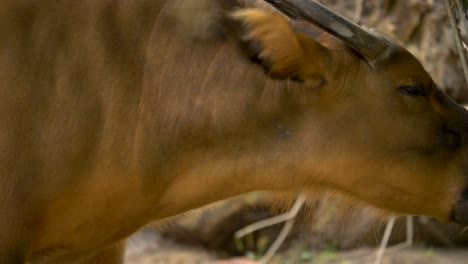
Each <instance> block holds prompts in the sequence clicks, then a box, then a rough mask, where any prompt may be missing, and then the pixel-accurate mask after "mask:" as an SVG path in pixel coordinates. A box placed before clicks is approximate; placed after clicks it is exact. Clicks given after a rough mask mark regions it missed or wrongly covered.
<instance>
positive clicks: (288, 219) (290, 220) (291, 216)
mask: <svg viewBox="0 0 468 264" xmlns="http://www.w3.org/2000/svg"><path fill="white" fill-rule="evenodd" d="M305 200H306V196H305V195H304V194H299V196H298V197H297V198H296V201H295V202H294V204H293V206H292V207H291V209H290V210H289V211H288V212H286V213H284V214H281V215H277V216H274V217H271V218H268V219H265V220H262V221H259V222H256V223H253V224H251V225H248V226H246V227H244V228H242V229H240V230H238V231H237V232H236V233H235V234H234V238H235V239H236V241H239V240H240V239H241V238H242V237H244V236H246V235H248V234H251V233H252V232H255V231H256V230H259V229H262V228H265V227H269V226H272V225H276V224H279V223H282V222H285V224H284V226H283V228H282V229H281V232H280V234H279V235H278V237H277V238H276V239H275V241H274V242H273V244H272V245H271V246H270V248H269V249H268V251H267V252H266V253H265V255H264V256H263V257H262V259H261V260H260V261H259V262H260V263H262V264H264V263H267V262H268V261H269V260H270V259H271V258H272V257H273V255H274V254H275V253H276V251H278V249H279V247H280V246H281V244H282V243H283V242H284V240H285V239H286V237H287V236H288V234H289V232H290V231H291V228H292V226H293V224H294V220H295V218H296V216H297V214H298V213H299V210H300V209H301V207H302V206H303V205H304V202H305Z"/></svg>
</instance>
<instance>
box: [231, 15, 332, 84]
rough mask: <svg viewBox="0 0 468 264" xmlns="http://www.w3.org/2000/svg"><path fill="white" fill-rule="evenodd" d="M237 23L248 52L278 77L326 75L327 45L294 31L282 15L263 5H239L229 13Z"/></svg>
mask: <svg viewBox="0 0 468 264" xmlns="http://www.w3.org/2000/svg"><path fill="white" fill-rule="evenodd" d="M230 17H231V19H232V20H233V21H236V22H237V23H238V28H239V32H238V36H237V37H238V39H239V41H240V46H241V47H242V49H243V51H244V52H245V53H246V55H247V56H248V57H249V58H250V59H251V60H252V61H254V62H256V63H258V64H260V65H261V66H262V67H263V68H264V70H265V72H266V73H267V74H268V75H269V76H271V77H273V78H278V79H292V80H299V81H301V80H311V79H320V78H322V77H323V75H324V73H323V68H324V67H323V66H324V61H328V56H329V51H328V49H327V48H325V47H324V46H322V45H321V44H320V43H318V42H316V41H315V40H313V39H312V38H310V37H308V36H306V35H304V34H302V33H298V32H297V31H295V29H294V28H293V26H292V24H291V22H290V21H289V20H288V19H286V18H285V17H284V16H283V15H280V14H277V13H273V12H269V11H265V10H263V9H240V10H236V11H234V12H233V13H231V15H230Z"/></svg>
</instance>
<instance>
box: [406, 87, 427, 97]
mask: <svg viewBox="0 0 468 264" xmlns="http://www.w3.org/2000/svg"><path fill="white" fill-rule="evenodd" d="M400 93H401V94H403V95H409V96H426V92H425V91H424V88H422V87H420V86H413V85H409V86H403V87H400Z"/></svg>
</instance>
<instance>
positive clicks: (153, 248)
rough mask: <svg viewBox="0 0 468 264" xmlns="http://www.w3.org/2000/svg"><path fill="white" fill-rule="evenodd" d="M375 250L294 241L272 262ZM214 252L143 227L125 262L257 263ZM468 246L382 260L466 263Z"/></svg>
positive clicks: (354, 257)
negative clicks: (319, 248)
mask: <svg viewBox="0 0 468 264" xmlns="http://www.w3.org/2000/svg"><path fill="white" fill-rule="evenodd" d="M374 253H375V251H374V249H370V248H362V249H354V250H351V251H345V252H336V251H323V252H317V253H314V252H310V251H308V250H307V249H305V248H303V247H302V246H301V245H297V244H296V245H294V246H292V247H291V248H290V249H289V250H287V251H285V252H282V253H280V254H279V255H278V256H276V257H275V258H274V259H273V260H272V261H271V263H272V264H276V263H277V264H283V263H284V264H287V263H311V264H322V263H323V264H325V263H327V264H328V263H337V264H354V263H372V261H371V260H372V258H367V259H366V258H365V257H364V258H363V256H372V254H374ZM222 259H223V258H222V257H221V256H220V255H219V254H217V253H215V252H209V251H207V250H204V249H201V248H195V247H188V246H184V245H180V244H177V243H175V242H172V241H170V240H168V239H164V238H163V237H162V236H161V235H159V234H158V233H157V232H155V231H149V230H144V231H140V232H139V233H137V234H136V235H134V236H133V237H132V238H131V239H130V240H129V244H128V250H127V255H126V262H125V264H192V263H193V264H195V263H200V264H203V263H213V264H214V263H217V264H220V263H222V264H234V263H237V264H254V263H255V262H253V261H250V260H248V259H236V260H234V259H227V260H226V259H224V261H222V262H220V261H221V260H222ZM466 263H468V250H467V249H458V250H447V249H430V248H409V249H405V250H401V251H398V252H396V253H391V254H388V255H387V256H386V257H385V258H384V261H383V264H466Z"/></svg>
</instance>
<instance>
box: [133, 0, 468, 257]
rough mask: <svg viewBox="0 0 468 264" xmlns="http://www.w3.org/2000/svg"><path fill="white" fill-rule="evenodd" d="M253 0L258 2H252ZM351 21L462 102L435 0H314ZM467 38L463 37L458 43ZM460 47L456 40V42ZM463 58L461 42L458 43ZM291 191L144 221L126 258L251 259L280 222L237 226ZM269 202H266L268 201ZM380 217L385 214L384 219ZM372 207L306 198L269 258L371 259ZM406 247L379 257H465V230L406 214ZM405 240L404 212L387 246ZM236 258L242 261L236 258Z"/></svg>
mask: <svg viewBox="0 0 468 264" xmlns="http://www.w3.org/2000/svg"><path fill="white" fill-rule="evenodd" d="M256 1H258V2H259V3H261V2H262V1H261V0H256ZM319 2H321V3H323V4H325V5H326V6H328V7H329V8H331V9H332V10H334V11H336V12H338V13H340V14H342V15H344V16H345V17H347V18H349V19H350V20H353V21H355V22H357V23H359V24H362V25H367V26H370V27H374V28H377V29H379V30H381V31H384V32H386V33H387V34H389V35H391V36H393V37H394V38H395V39H398V40H399V41H401V43H402V44H403V45H404V46H406V48H407V49H408V50H410V51H411V52H412V53H413V54H414V55H415V56H416V57H417V58H418V59H419V60H420V61H421V62H422V64H423V65H424V67H425V68H426V70H427V71H428V72H429V73H430V74H431V76H432V77H433V78H434V79H435V81H436V83H437V84H439V86H440V87H441V88H442V89H444V90H445V91H446V92H447V93H448V94H449V95H450V96H451V97H452V98H453V99H455V100H456V101H457V102H459V103H462V104H468V86H467V83H466V81H465V77H464V75H463V70H462V66H461V63H460V57H459V55H458V51H457V43H456V41H455V38H454V32H453V30H452V28H451V27H450V23H449V19H448V17H447V12H446V9H445V5H444V1H443V0H320V1H319ZM452 9H453V11H454V13H455V16H456V18H457V20H458V26H459V28H460V31H461V35H462V38H463V39H464V40H468V34H467V33H468V30H467V29H468V23H466V22H465V20H466V10H467V9H468V1H467V0H452ZM466 43H468V42H466ZM462 45H463V44H462ZM464 51H465V56H466V53H467V52H466V51H467V48H466V46H465V48H464ZM296 196H297V194H288V195H280V194H273V193H262V192H258V193H251V194H247V195H245V196H241V197H235V198H232V199H230V200H226V201H220V202H218V203H216V204H213V205H210V206H207V207H205V208H201V209H198V210H195V211H192V212H189V213H186V214H184V215H181V216H177V217H175V218H173V219H169V220H168V221H165V222H164V223H163V224H158V225H156V224H154V225H150V226H148V227H147V228H144V229H143V230H142V231H140V232H139V233H137V234H136V235H134V236H133V237H132V238H131V239H130V241H129V249H128V250H127V255H126V264H153V263H212V262H214V261H217V260H221V259H225V260H226V259H230V258H234V257H245V258H246V259H252V260H255V259H258V258H259V257H261V256H262V254H264V253H265V251H266V250H267V249H268V247H269V246H270V245H271V244H272V243H273V241H274V240H275V239H276V238H277V236H278V234H279V232H280V231H281V228H282V225H283V224H278V225H273V226H270V227H268V228H265V229H261V230H259V231H256V232H253V233H251V234H249V235H247V236H245V237H244V238H242V239H240V240H236V239H234V233H235V232H236V231H238V230H239V229H241V228H243V227H245V226H247V225H249V224H251V223H255V222H258V221H260V220H263V219H267V218H269V217H272V216H274V215H278V214H281V213H283V212H285V211H287V210H288V209H289V208H290V205H291V204H292V202H293V200H294V199H295V197H296ZM272 205H274V206H272ZM384 219H385V218H384ZM384 219H383V218H382V215H381V214H380V213H379V211H378V210H376V209H374V208H371V207H368V206H365V205H360V204H354V203H350V201H348V200H347V199H343V198H341V197H338V196H336V195H333V194H320V195H316V196H315V197H310V198H308V199H307V200H306V202H305V203H304V205H303V206H302V208H301V209H300V211H299V213H298V215H297V217H296V218H295V220H294V226H293V228H292V230H291V232H290V233H289V234H288V236H287V239H286V240H285V242H284V243H283V244H282V246H281V247H280V250H279V252H278V253H277V254H276V255H275V257H274V258H273V259H272V260H271V261H270V263H372V261H373V257H374V255H375V247H376V246H378V245H379V243H380V241H381V239H382V236H383V233H384V229H385V222H386V221H385V220H384ZM413 233H414V245H413V246H412V247H411V248H407V249H403V250H400V251H396V252H393V253H389V254H388V255H386V257H385V258H384V260H383V263H468V230H467V229H466V228H464V227H462V226H459V225H456V224H450V223H444V222H440V221H438V220H436V219H431V218H427V217H415V218H414V230H413ZM405 239H406V217H400V218H398V219H397V221H396V224H395V227H394V229H393V231H392V235H391V237H390V241H389V245H395V244H398V243H402V242H404V241H405ZM238 261H239V262H236V263H247V260H238Z"/></svg>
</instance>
